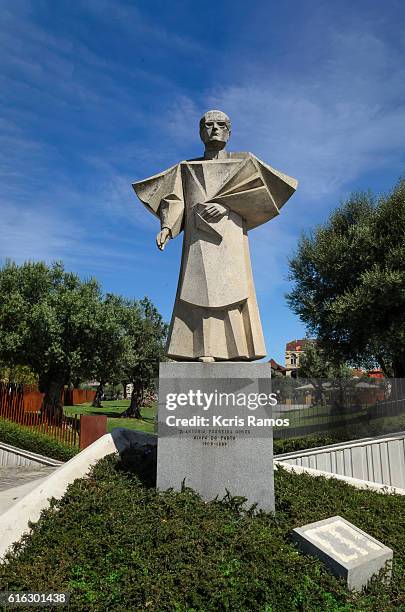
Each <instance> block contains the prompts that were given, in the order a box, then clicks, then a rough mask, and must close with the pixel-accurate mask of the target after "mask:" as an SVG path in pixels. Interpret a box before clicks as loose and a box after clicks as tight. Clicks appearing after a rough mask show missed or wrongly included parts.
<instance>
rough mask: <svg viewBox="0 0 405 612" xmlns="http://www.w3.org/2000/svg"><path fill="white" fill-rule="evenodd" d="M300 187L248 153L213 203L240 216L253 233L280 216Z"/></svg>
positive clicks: (292, 179)
mask: <svg viewBox="0 0 405 612" xmlns="http://www.w3.org/2000/svg"><path fill="white" fill-rule="evenodd" d="M297 184H298V182H297V181H296V179H294V178H292V177H291V176H287V175H286V174H283V173H282V172H279V171H278V170H276V169H275V168H272V167H271V166H268V165H267V164H265V163H264V162H262V161H261V160H260V159H258V158H257V157H255V156H254V155H252V153H248V154H245V156H244V158H242V161H241V163H240V164H239V165H237V166H236V168H235V171H234V173H233V174H231V175H230V176H229V177H228V178H226V180H225V182H224V183H223V184H222V185H221V187H220V189H219V190H218V191H217V193H216V194H215V195H214V196H213V197H211V200H212V201H215V202H219V203H220V204H225V205H226V206H228V207H229V208H230V209H231V210H233V211H234V212H236V213H237V214H239V215H240V216H241V217H243V218H244V219H245V221H246V228H247V229H248V230H251V229H253V228H255V227H258V226H259V225H262V223H266V222H267V221H269V220H270V219H272V218H273V217H275V216H276V215H278V214H279V212H280V208H281V207H282V206H283V205H284V204H285V203H286V202H287V200H288V199H289V198H290V197H291V196H292V194H293V193H294V191H295V190H296V188H297Z"/></svg>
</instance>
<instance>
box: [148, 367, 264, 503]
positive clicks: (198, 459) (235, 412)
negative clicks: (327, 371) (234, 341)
mask: <svg viewBox="0 0 405 612" xmlns="http://www.w3.org/2000/svg"><path fill="white" fill-rule="evenodd" d="M270 372H271V370H270V365H269V364H267V363H261V364H254V363H246V362H245V363H240V362H232V363H230V362H222V363H197V362H188V363H179V362H177V363H161V364H160V377H159V411H158V429H159V440H158V457H157V486H158V488H159V489H163V490H165V489H168V488H170V487H172V488H173V489H175V490H180V489H181V486H182V482H183V481H184V484H185V485H186V486H188V487H191V488H193V489H194V490H195V491H197V492H198V493H200V494H201V496H202V497H203V498H204V499H205V500H207V501H211V500H213V499H215V497H217V496H218V497H219V498H222V497H224V496H225V495H226V493H227V491H229V493H230V495H232V496H242V497H246V498H247V500H248V502H247V504H248V506H251V505H253V504H257V508H258V509H259V508H260V509H262V510H265V511H268V512H269V511H273V510H274V485H273V437H272V420H271V404H272V403H273V402H272V401H271V398H270V399H269V395H271V392H270V384H271V380H270ZM190 392H191V394H190ZM200 400H201V401H200Z"/></svg>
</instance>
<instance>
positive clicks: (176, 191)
mask: <svg viewBox="0 0 405 612" xmlns="http://www.w3.org/2000/svg"><path fill="white" fill-rule="evenodd" d="M132 187H133V188H134V191H135V193H136V195H137V196H138V198H139V199H140V200H141V202H142V203H143V204H145V206H146V208H147V209H148V210H149V211H150V212H152V213H153V214H154V215H156V216H157V217H159V219H160V224H161V228H162V229H163V228H164V227H167V228H168V229H169V230H170V233H171V237H172V238H175V237H176V236H177V235H178V234H179V233H180V232H181V230H182V226H183V216H184V199H183V187H182V182H181V168H180V164H177V165H176V166H172V167H171V168H169V169H168V170H166V171H165V172H161V173H160V174H155V175H154V176H151V177H150V178H148V179H145V180H144V181H139V182H137V183H133V184H132Z"/></svg>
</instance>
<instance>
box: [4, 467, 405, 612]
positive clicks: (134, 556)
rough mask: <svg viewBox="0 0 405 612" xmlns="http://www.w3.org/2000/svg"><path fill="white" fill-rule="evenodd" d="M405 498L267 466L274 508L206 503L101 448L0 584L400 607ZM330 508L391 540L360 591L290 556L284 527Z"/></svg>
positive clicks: (169, 602) (160, 601) (146, 606)
mask: <svg viewBox="0 0 405 612" xmlns="http://www.w3.org/2000/svg"><path fill="white" fill-rule="evenodd" d="M117 468H119V469H117ZM404 501H405V500H404V498H402V497H399V496H393V495H381V494H377V493H374V492H370V491H360V490H357V489H354V488H352V487H350V486H348V485H347V484H346V483H344V482H341V481H337V480H325V479H323V478H312V477H310V476H308V475H306V474H302V475H294V474H289V473H287V472H286V471H284V470H277V472H276V504H277V509H276V515H275V516H273V515H271V514H265V513H259V514H257V515H254V516H253V515H252V513H251V512H249V511H242V510H241V507H240V502H241V500H240V498H231V497H229V496H228V497H227V498H226V499H224V500H222V501H213V502H210V503H205V502H204V501H202V500H201V498H200V497H199V496H198V495H197V494H196V493H194V492H193V491H191V490H190V489H187V488H185V489H184V490H183V491H182V492H179V493H176V492H173V491H167V492H164V493H158V492H157V491H156V490H155V489H154V488H152V487H150V488H148V487H145V486H144V485H142V484H141V482H140V480H139V479H138V478H137V477H136V476H135V475H133V474H130V473H128V472H126V471H125V470H123V469H122V466H120V465H119V464H118V463H117V459H114V458H112V457H108V458H106V459H104V460H102V461H101V462H99V463H98V464H97V465H96V466H95V468H94V469H93V470H92V472H91V475H90V477H89V478H88V479H78V480H76V481H75V482H74V483H73V484H72V485H70V486H69V488H68V491H67V493H66V495H65V496H64V497H63V499H62V500H60V501H55V500H53V502H52V504H51V507H50V509H48V510H46V511H44V512H43V513H42V515H41V519H40V521H39V522H38V523H37V524H36V525H35V526H33V529H32V533H31V534H30V535H27V536H24V538H23V539H22V541H21V543H19V544H17V545H15V546H14V550H13V551H12V552H11V553H10V554H8V555H7V557H6V563H5V564H4V565H2V566H1V567H0V583H1V584H2V587H3V588H4V589H7V590H20V591H21V590H22V591H28V590H30V591H33V590H35V591H54V592H55V591H68V592H70V593H71V604H70V606H69V610H73V611H76V610H77V611H79V610H80V611H84V612H85V611H90V612H98V611H100V612H104V611H105V610H109V611H117V612H118V611H124V610H131V611H144V610H147V611H151V612H165V611H168V612H169V611H170V612H176V611H177V612H221V611H229V612H236V611H237V612H256V611H261V612H290V611H294V610H297V611H298V610H299V611H302V612H304V611H305V612H317V611H319V612H349V611H352V612H359V611H370V612H373V611H374V612H384V611H392V612H394V610H396V611H397V612H398V611H399V610H401V604H403V603H404V602H405V503H404ZM334 514H340V515H342V516H343V517H345V518H346V519H348V520H349V521H352V522H353V523H354V524H355V525H357V526H359V527H360V528H362V529H364V530H365V531H367V532H368V533H370V534H371V535H373V536H374V537H376V538H378V539H379V540H381V541H383V542H384V543H385V544H386V545H388V546H390V547H392V548H393V549H394V564H393V577H392V582H391V585H390V586H384V584H383V583H382V581H381V579H380V578H376V579H373V581H372V582H371V584H370V585H369V587H368V588H367V590H366V591H365V592H364V593H362V594H354V593H351V592H349V591H347V589H346V588H345V587H344V585H343V583H342V582H341V581H340V580H338V579H336V578H335V577H333V576H332V575H331V574H329V573H328V572H327V571H326V569H325V568H324V567H323V565H322V564H321V563H320V562H319V561H317V560H316V559H314V558H311V557H308V556H305V555H302V554H300V553H298V551H297V549H296V548H295V546H294V545H293V543H292V541H291V530H292V529H293V528H294V527H296V526H299V525H302V524H305V523H308V522H312V521H316V520H321V519H323V518H326V517H328V516H332V515H334Z"/></svg>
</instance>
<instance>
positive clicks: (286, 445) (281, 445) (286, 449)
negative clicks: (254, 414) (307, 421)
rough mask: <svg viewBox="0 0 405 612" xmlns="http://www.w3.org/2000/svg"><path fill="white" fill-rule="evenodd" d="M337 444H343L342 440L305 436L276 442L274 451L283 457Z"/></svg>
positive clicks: (321, 436)
mask: <svg viewBox="0 0 405 612" xmlns="http://www.w3.org/2000/svg"><path fill="white" fill-rule="evenodd" d="M336 442H342V440H340V439H337V438H336V437H333V436H329V435H325V434H315V435H311V436H303V437H302V438H285V439H279V440H274V442H273V449H274V454H275V455H282V454H283V453H292V452H294V451H299V450H304V449H306V448H314V447H316V446H327V445H328V444H335V443H336Z"/></svg>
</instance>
